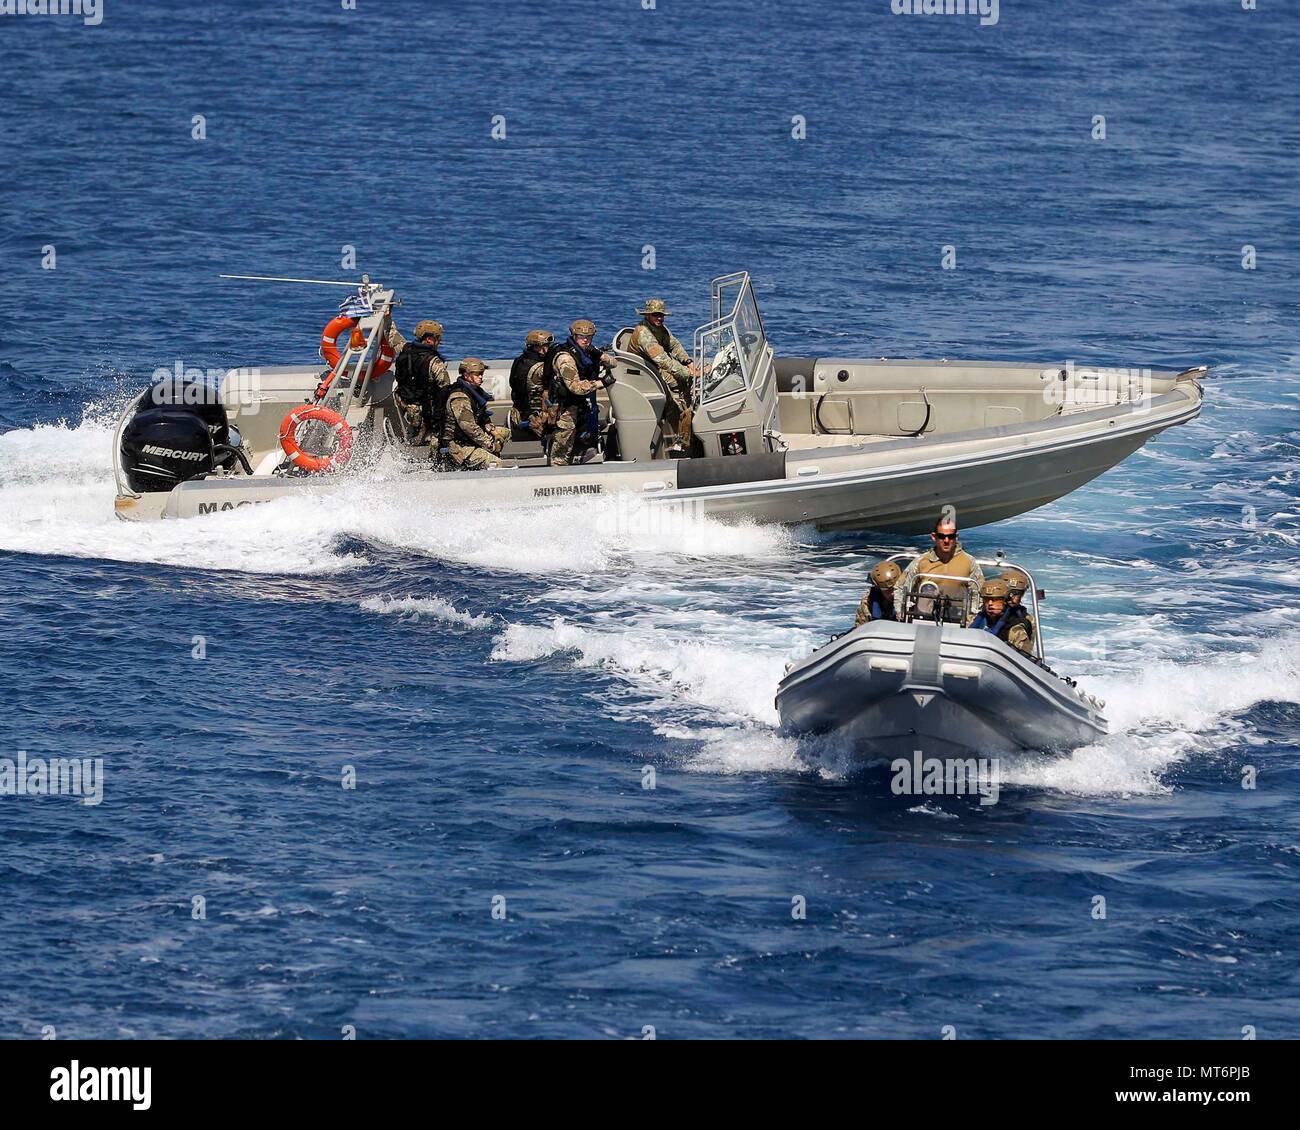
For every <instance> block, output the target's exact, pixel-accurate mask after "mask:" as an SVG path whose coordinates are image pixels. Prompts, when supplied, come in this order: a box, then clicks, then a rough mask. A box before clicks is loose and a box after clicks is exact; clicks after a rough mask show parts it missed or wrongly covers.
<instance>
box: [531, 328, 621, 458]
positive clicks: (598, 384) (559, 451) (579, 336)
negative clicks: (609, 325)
mask: <svg viewBox="0 0 1300 1130" xmlns="http://www.w3.org/2000/svg"><path fill="white" fill-rule="evenodd" d="M595 336H596V326H595V323H593V322H589V321H587V319H586V318H579V319H578V320H577V321H576V322H574V323H573V324H572V325H571V326H570V327H569V339H568V340H567V341H566V342H565V343H564V344H563V345H557V346H555V348H554V349H552V350H551V352H550V353H548V354H547V356H546V360H547V362H548V366H549V371H550V395H551V402H552V403H553V404H554V405H555V407H556V410H557V415H556V420H555V439H554V440H553V441H552V442H551V462H552V463H572V462H573V457H574V454H575V448H576V447H577V445H578V439H579V437H581V436H583V435H584V434H585V435H586V436H587V441H586V442H584V444H583V446H584V447H590V446H594V445H595V442H596V438H597V437H595V436H593V435H591V434H590V433H591V429H592V417H593V415H594V412H595V393H596V390H597V389H598V388H609V386H610V385H612V384H613V383H614V374H613V373H611V372H609V371H608V370H609V369H612V368H613V367H614V358H613V357H612V356H611V355H610V354H608V353H601V352H600V351H599V350H598V349H593V348H592V344H591V339H592V338H594V337H595Z"/></svg>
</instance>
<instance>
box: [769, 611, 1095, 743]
mask: <svg viewBox="0 0 1300 1130" xmlns="http://www.w3.org/2000/svg"><path fill="white" fill-rule="evenodd" d="M776 706H777V711H778V713H779V714H780V717H781V725H782V727H783V729H785V730H786V731H787V732H789V733H793V734H826V735H834V736H835V737H836V738H837V739H839V740H842V741H845V742H847V743H848V744H850V745H851V746H852V748H853V749H854V751H855V752H857V753H858V754H859V755H861V756H862V757H863V758H864V759H868V760H873V759H877V758H894V757H910V756H911V755H912V754H913V753H914V752H916V751H918V750H919V751H920V752H921V753H923V754H924V755H925V756H927V757H928V756H935V757H944V756H984V755H991V754H999V753H1012V752H1022V751H1033V752H1057V751H1064V750H1070V749H1075V748H1077V747H1078V746H1081V745H1087V744H1088V743H1090V742H1095V741H1097V740H1098V739H1099V738H1101V737H1103V736H1104V735H1105V734H1106V720H1105V718H1104V717H1103V716H1102V714H1101V707H1100V704H1099V703H1098V702H1097V701H1096V700H1095V699H1092V698H1090V697H1089V696H1087V695H1085V694H1084V693H1082V692H1080V691H1078V690H1076V689H1074V688H1072V687H1070V686H1069V685H1068V684H1067V683H1066V682H1064V680H1062V679H1060V678H1058V677H1057V676H1055V675H1053V674H1051V673H1050V672H1048V671H1046V670H1044V669H1043V668H1041V667H1039V666H1038V665H1037V664H1035V663H1033V662H1031V661H1030V660H1028V659H1026V658H1025V657H1024V656H1022V655H1020V654H1019V653H1018V652H1017V651H1016V650H1015V649H1014V648H1012V647H1009V646H1008V645H1007V644H1005V643H1003V642H1002V641H1001V640H998V639H997V638H995V637H994V636H992V635H990V634H989V633H987V632H977V631H972V630H970V629H967V628H959V627H956V626H953V625H947V624H945V625H942V626H941V625H938V624H932V623H915V624H895V623H893V622H891V621H880V622H875V623H871V624H863V625H861V626H860V627H857V628H855V629H853V630H852V631H851V632H848V633H846V634H845V635H843V636H841V637H840V638H839V639H837V640H834V641H833V642H831V643H830V644H828V645H826V646H825V647H823V648H821V649H820V650H819V651H816V652H814V653H813V654H812V655H810V656H809V657H808V658H807V659H805V660H804V661H803V662H801V663H799V664H797V665H796V666H794V667H792V668H791V669H790V671H789V672H787V674H786V676H785V678H784V679H782V680H781V684H780V686H779V688H778V690H777V698H776Z"/></svg>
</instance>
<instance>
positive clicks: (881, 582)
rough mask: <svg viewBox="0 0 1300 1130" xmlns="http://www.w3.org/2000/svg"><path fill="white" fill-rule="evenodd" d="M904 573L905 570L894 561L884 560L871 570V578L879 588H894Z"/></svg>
mask: <svg viewBox="0 0 1300 1130" xmlns="http://www.w3.org/2000/svg"><path fill="white" fill-rule="evenodd" d="M902 575H903V570H902V569H900V568H899V567H898V566H897V565H895V564H894V563H893V562H892V561H882V562H881V563H880V564H879V565H877V566H876V567H875V568H874V569H872V570H871V580H872V582H873V583H874V584H875V586H876V587H877V588H881V589H892V588H893V587H894V586H895V585H896V584H898V579H899V577H901V576H902Z"/></svg>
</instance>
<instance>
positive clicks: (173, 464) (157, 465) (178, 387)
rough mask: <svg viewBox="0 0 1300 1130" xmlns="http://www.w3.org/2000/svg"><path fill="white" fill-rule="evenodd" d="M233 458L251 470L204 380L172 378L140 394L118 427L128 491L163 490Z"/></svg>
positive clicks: (218, 396)
mask: <svg viewBox="0 0 1300 1130" xmlns="http://www.w3.org/2000/svg"><path fill="white" fill-rule="evenodd" d="M236 461H238V462H239V464H240V465H242V467H243V469H244V471H245V472H246V473H247V474H252V467H251V466H250V465H249V462H248V457H247V456H246V455H245V454H244V451H243V448H242V444H241V440H240V438H239V432H238V431H237V430H236V429H235V428H233V427H232V426H231V424H230V419H229V417H228V416H227V415H226V408H225V405H223V404H222V403H221V394H220V388H219V387H218V386H217V385H214V384H213V383H211V382H208V381H206V380H204V381H198V380H185V379H176V380H173V379H171V378H168V379H165V380H162V381H158V382H156V383H155V384H153V385H152V386H151V387H150V388H147V389H146V390H145V391H144V392H143V393H141V394H140V399H139V400H138V401H137V402H136V411H135V415H134V416H132V417H131V420H130V421H129V422H128V424H127V425H126V427H125V428H124V429H123V430H122V468H123V470H124V471H125V472H126V478H127V482H128V483H129V484H130V487H131V489H132V490H133V491H136V492H138V493H141V494H144V493H149V492H155V491H168V490H171V489H172V487H174V486H176V485H177V484H178V483H183V482H185V481H186V480H187V479H195V478H201V477H203V476H204V475H207V474H209V473H211V472H212V471H214V470H218V469H222V470H224V469H228V468H233V467H234V465H235V463H236Z"/></svg>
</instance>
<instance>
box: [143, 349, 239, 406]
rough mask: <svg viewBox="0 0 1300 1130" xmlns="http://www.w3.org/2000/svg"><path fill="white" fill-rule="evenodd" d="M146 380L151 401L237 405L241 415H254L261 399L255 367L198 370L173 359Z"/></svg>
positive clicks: (195, 404) (189, 404)
mask: <svg viewBox="0 0 1300 1130" xmlns="http://www.w3.org/2000/svg"><path fill="white" fill-rule="evenodd" d="M149 379H150V388H149V395H150V397H151V398H152V400H153V402H154V403H155V404H184V405H187V406H189V407H191V408H193V407H198V406H199V405H203V404H226V405H231V404H237V405H238V406H239V409H240V411H241V412H242V413H243V415H245V416H256V415H257V412H258V407H259V405H260V404H261V402H262V396H261V393H262V371H261V370H260V369H258V368H242V369H198V368H193V367H189V366H187V365H186V364H185V362H184V361H177V362H176V363H175V364H174V365H173V366H172V367H171V368H170V369H155V370H154V371H153V374H152V375H151V377H150V378H149Z"/></svg>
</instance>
